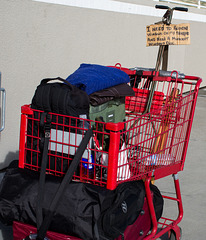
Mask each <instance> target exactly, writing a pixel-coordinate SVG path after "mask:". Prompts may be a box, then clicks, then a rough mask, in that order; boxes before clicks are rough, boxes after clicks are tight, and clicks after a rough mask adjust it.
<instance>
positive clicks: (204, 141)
mask: <svg viewBox="0 0 206 240" xmlns="http://www.w3.org/2000/svg"><path fill="white" fill-rule="evenodd" d="M205 119H206V89H202V90H200V92H199V96H198V101H197V106H196V111H195V117H194V122H193V127H192V132H191V136H190V142H189V146H188V152H187V157H186V162H185V167H184V171H182V172H180V173H179V174H178V175H179V179H180V187H181V193H182V200H183V208H184V216H183V220H182V221H181V222H180V224H179V226H180V227H181V228H182V240H196V239H197V240H205V230H206V190H205V186H206V161H205V160H206V122H205ZM0 180H1V179H0ZM155 184H156V185H157V186H158V187H159V189H160V190H161V192H162V194H165V195H170V196H174V195H175V191H174V186H173V179H172V177H171V176H169V177H166V178H164V179H160V180H157V181H156V182H155ZM176 209H177V207H176V203H175V205H174V204H173V203H171V201H165V206H164V215H165V214H166V215H167V216H168V217H169V218H170V217H171V218H172V217H173V216H174V217H175V216H176V214H177V211H176ZM12 239H13V238H12V229H11V227H6V226H4V225H2V224H0V240H12ZM161 239H162V240H163V239H167V238H165V237H162V238H161Z"/></svg>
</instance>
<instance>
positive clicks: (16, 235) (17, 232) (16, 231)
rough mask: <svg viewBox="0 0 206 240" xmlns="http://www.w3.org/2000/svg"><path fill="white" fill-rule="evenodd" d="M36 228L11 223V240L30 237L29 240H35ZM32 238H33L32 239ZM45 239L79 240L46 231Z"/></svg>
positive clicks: (78, 239) (19, 223)
mask: <svg viewBox="0 0 206 240" xmlns="http://www.w3.org/2000/svg"><path fill="white" fill-rule="evenodd" d="M35 234H36V228H35V227H34V226H31V225H29V224H25V223H21V222H13V240H23V239H25V238H26V237H27V236H29V235H30V239H31V240H32V239H35ZM32 236H33V238H32ZM46 237H47V238H48V239H49V240H81V239H80V238H77V237H72V236H68V235H64V234H60V233H55V232H51V231H47V235H46Z"/></svg>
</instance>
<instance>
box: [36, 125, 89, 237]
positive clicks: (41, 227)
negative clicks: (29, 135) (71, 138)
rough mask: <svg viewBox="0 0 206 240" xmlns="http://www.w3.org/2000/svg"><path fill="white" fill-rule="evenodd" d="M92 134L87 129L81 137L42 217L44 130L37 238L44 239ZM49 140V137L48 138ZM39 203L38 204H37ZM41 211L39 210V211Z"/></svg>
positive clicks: (46, 149) (44, 166)
mask: <svg viewBox="0 0 206 240" xmlns="http://www.w3.org/2000/svg"><path fill="white" fill-rule="evenodd" d="M92 135H93V130H92V129H89V130H87V132H86V134H85V136H84V138H83V139H82V141H81V143H80V145H79V148H78V149H77V152H76V154H75V156H74V159H73V160H72V162H71V165H70V167H69V168H68V170H67V172H66V174H65V176H64V178H63V180H62V182H61V184H60V186H59V188H58V190H57V192H56V194H55V196H54V198H53V200H52V202H51V205H50V207H49V211H48V214H47V215H46V216H45V217H44V219H43V217H42V204H43V193H44V192H43V191H44V186H45V175H46V165H47V153H48V145H47V139H46V132H45V142H44V146H45V147H44V150H43V156H42V166H41V172H40V180H39V185H40V186H39V195H40V196H39V198H38V200H39V201H38V203H37V208H38V211H37V213H38V218H39V220H38V228H37V237H36V239H37V240H44V238H45V235H46V232H47V230H48V228H49V225H50V223H51V220H52V217H53V215H54V213H55V209H56V207H57V204H58V202H59V201H60V199H61V197H62V195H63V193H64V191H65V189H66V187H67V186H68V184H69V183H70V182H71V180H72V176H73V174H74V172H75V171H76V169H77V167H78V165H79V162H80V160H81V157H82V155H83V153H84V151H85V149H86V147H87V144H88V143H89V140H90V138H91V137H92ZM48 140H49V139H48ZM39 205H40V206H39ZM40 211H41V212H40ZM42 219H43V220H42Z"/></svg>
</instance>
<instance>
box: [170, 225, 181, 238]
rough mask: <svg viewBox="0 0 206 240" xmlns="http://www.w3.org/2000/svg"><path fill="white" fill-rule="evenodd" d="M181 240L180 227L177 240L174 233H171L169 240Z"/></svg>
mask: <svg viewBox="0 0 206 240" xmlns="http://www.w3.org/2000/svg"><path fill="white" fill-rule="evenodd" d="M181 239H182V229H181V227H180V238H179V239H177V238H176V234H175V232H174V231H171V234H170V238H169V240H181Z"/></svg>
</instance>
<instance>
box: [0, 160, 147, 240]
mask: <svg viewBox="0 0 206 240" xmlns="http://www.w3.org/2000/svg"><path fill="white" fill-rule="evenodd" d="M17 164H18V163H17V161H15V162H13V163H12V164H11V166H10V167H9V168H8V170H7V172H6V174H5V176H4V179H3V181H2V183H1V186H0V220H1V222H2V223H4V224H6V225H11V224H12V222H13V221H14V220H16V221H20V222H24V223H28V224H31V225H34V226H36V225H37V222H36V208H37V206H36V204H37V202H38V200H37V198H38V197H37V195H38V182H39V173H37V172H34V171H31V170H28V169H19V168H18V167H17ZM60 184H61V178H59V177H55V176H52V175H47V176H46V181H45V191H44V201H43V216H46V215H47V214H49V206H50V204H51V202H52V199H53V198H54V196H55V193H56V191H57V190H58V188H59V186H60ZM144 198H145V190H144V184H143V182H142V181H134V182H127V183H123V184H120V185H119V186H118V187H117V188H116V189H115V190H113V191H112V190H108V189H106V188H102V187H100V186H96V185H92V184H88V183H80V182H71V183H70V184H68V186H67V188H66V190H65V192H64V193H63V195H62V197H61V200H60V201H59V202H58V205H57V208H56V209H55V211H54V215H53V218H52V220H51V222H50V226H49V230H51V231H54V232H60V233H64V234H68V235H73V236H77V237H80V238H82V239H84V240H99V239H114V238H116V237H118V236H119V235H120V234H121V233H123V232H124V230H125V229H126V227H127V226H128V225H130V224H132V223H133V222H134V221H135V220H136V219H137V217H138V215H139V213H140V211H141V210H142V207H143V202H144ZM105 220H106V221H105Z"/></svg>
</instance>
